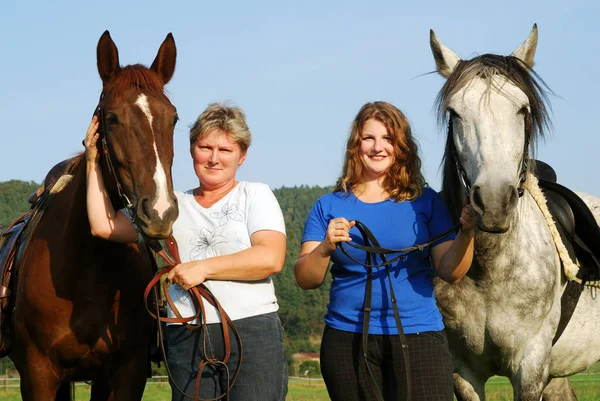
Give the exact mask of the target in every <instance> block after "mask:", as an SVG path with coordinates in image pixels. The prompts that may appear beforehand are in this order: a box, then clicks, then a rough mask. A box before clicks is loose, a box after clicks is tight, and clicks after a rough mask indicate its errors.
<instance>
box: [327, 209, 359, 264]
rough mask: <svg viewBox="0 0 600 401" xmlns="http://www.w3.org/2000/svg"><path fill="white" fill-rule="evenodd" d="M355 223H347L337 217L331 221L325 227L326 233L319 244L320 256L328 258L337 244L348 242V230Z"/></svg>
mask: <svg viewBox="0 0 600 401" xmlns="http://www.w3.org/2000/svg"><path fill="white" fill-rule="evenodd" d="M355 224H356V222H355V221H354V220H352V221H348V220H346V219H345V218H344V217H338V218H335V219H331V220H330V221H329V225H328V226H327V232H326V233H325V239H324V240H323V242H322V243H321V244H322V245H321V256H322V257H324V258H325V257H329V256H330V255H331V253H332V252H333V251H335V248H336V247H337V244H338V243H339V242H350V241H352V238H350V229H351V228H352V227H354V225H355Z"/></svg>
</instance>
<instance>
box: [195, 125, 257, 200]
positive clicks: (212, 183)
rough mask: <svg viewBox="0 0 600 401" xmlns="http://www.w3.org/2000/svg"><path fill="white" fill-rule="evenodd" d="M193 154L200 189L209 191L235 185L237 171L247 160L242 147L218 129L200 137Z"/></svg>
mask: <svg viewBox="0 0 600 401" xmlns="http://www.w3.org/2000/svg"><path fill="white" fill-rule="evenodd" d="M191 153H192V160H193V162H194V171H195V172H196V176H198V180H199V181H200V187H201V188H203V189H209V190H214V189H219V188H222V187H224V186H227V185H231V184H233V183H235V175H236V173H237V169H238V167H239V166H241V165H242V164H243V163H244V160H246V152H242V149H241V147H240V145H239V144H238V143H237V142H234V141H232V140H231V139H230V137H229V135H228V134H227V133H226V132H223V131H221V130H218V129H212V130H210V131H208V132H207V133H206V134H204V135H202V136H200V137H199V138H198V139H197V140H196V144H195V146H194V147H192V149H191Z"/></svg>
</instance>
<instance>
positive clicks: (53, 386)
mask: <svg viewBox="0 0 600 401" xmlns="http://www.w3.org/2000/svg"><path fill="white" fill-rule="evenodd" d="M50 364H51V363H50V361H48V360H47V359H46V358H44V357H41V356H39V357H37V358H34V357H31V356H30V357H29V358H28V359H27V364H26V366H25V367H24V368H23V370H22V371H20V372H19V374H20V375H21V397H22V398H23V401H55V400H56V399H57V398H56V397H57V392H58V389H59V388H60V386H61V383H60V380H59V379H58V377H57V375H56V374H55V373H54V372H53V371H52V368H51V367H50Z"/></svg>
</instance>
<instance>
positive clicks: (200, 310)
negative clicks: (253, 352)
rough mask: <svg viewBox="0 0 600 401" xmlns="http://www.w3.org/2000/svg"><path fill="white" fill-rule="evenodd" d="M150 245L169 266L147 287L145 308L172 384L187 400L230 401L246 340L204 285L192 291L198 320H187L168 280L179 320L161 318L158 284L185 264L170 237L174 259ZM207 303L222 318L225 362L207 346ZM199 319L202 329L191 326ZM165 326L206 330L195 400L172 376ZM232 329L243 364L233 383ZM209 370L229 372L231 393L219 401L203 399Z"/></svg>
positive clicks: (174, 311) (228, 387) (204, 331)
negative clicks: (230, 365)
mask: <svg viewBox="0 0 600 401" xmlns="http://www.w3.org/2000/svg"><path fill="white" fill-rule="evenodd" d="M146 244H147V246H148V248H149V251H150V250H153V251H154V252H156V253H157V254H158V255H160V256H161V257H162V258H163V259H164V260H165V261H166V262H167V264H168V266H167V267H165V268H163V270H161V271H159V272H158V273H157V274H156V275H155V276H154V277H153V278H152V280H151V281H150V283H149V284H148V286H147V287H146V290H145V291H144V306H145V307H146V311H147V312H148V314H150V316H152V317H153V318H154V319H156V321H157V325H158V333H159V342H160V349H161V352H162V354H163V359H164V363H165V368H166V370H167V374H168V375H169V377H170V378H171V383H173V385H174V386H175V388H176V389H177V390H178V391H179V392H180V393H181V394H182V395H183V396H185V397H186V398H190V399H192V400H197V401H216V400H220V399H221V398H223V397H225V400H229V392H230V390H231V388H232V387H233V385H234V383H235V381H236V379H237V377H238V375H239V373H240V369H241V366H242V339H241V336H240V334H239V332H238V331H237V329H236V327H235V326H234V324H233V321H232V320H231V318H230V317H229V316H228V315H227V313H226V312H225V310H224V309H223V307H222V306H221V304H220V303H219V301H218V300H217V298H216V297H215V296H214V295H213V294H212V292H211V291H210V290H209V289H208V288H207V287H206V286H205V285H204V284H200V285H198V286H196V287H192V288H190V289H189V292H190V298H191V300H192V303H193V304H194V307H195V309H196V313H195V314H194V316H190V317H183V316H181V313H180V312H179V310H178V309H177V307H176V306H175V304H174V302H173V300H172V299H171V297H170V295H169V291H168V287H167V286H168V283H167V282H166V280H165V281H163V288H164V292H165V296H166V298H167V303H168V304H169V307H170V308H171V310H172V311H173V314H175V316H176V317H173V318H169V317H162V316H160V312H159V306H158V305H159V302H158V291H157V289H156V284H158V283H159V282H160V281H161V277H162V276H164V275H165V274H167V273H169V272H170V271H171V269H172V268H173V267H174V266H176V265H177V264H179V263H181V261H180V258H179V252H178V248H177V243H176V242H175V239H174V238H173V237H169V238H167V240H166V245H167V249H168V250H169V254H170V255H169V254H167V253H166V252H165V250H164V249H163V248H162V247H161V246H160V244H159V243H158V242H157V241H153V240H148V241H146ZM151 259H152V261H153V263H156V261H155V260H154V258H151ZM150 291H152V293H153V298H154V304H155V311H152V310H150V307H149V306H148V295H149V294H150ZM203 300H206V301H208V302H209V303H210V304H211V305H212V306H214V307H215V308H216V309H217V311H218V313H219V317H220V319H221V326H222V331H223V344H224V348H225V355H224V357H223V359H222V360H219V359H218V358H216V357H215V355H214V353H213V352H212V351H210V352H209V351H208V349H209V347H208V346H207V343H206V341H207V337H208V327H207V323H206V313H205V308H204V302H203ZM196 319H198V321H199V322H200V324H199V325H192V324H189V322H191V321H193V320H196ZM161 323H178V324H183V325H184V326H185V327H186V328H187V329H188V330H202V331H203V333H204V335H203V353H204V359H203V360H202V361H201V362H200V364H199V366H198V374H197V376H196V385H195V391H194V395H193V396H191V395H189V394H187V393H186V392H185V391H183V390H182V389H181V388H180V387H179V385H178V384H177V382H176V381H175V380H173V375H172V374H171V370H170V369H169V364H168V362H167V355H166V351H165V347H164V333H163V327H162V324H161ZM229 329H231V331H232V332H233V335H234V336H235V338H236V340H237V343H238V349H239V360H238V363H237V367H236V370H235V373H234V375H233V377H232V378H231V380H230V376H229V368H228V367H227V362H228V361H229V357H230V356H231V338H230V334H229ZM207 366H221V367H223V368H224V370H225V372H226V373H227V383H228V385H227V389H226V390H225V392H224V393H223V394H222V395H220V396H219V397H215V398H202V399H201V398H200V382H201V377H202V372H203V370H204V368H206V367H207Z"/></svg>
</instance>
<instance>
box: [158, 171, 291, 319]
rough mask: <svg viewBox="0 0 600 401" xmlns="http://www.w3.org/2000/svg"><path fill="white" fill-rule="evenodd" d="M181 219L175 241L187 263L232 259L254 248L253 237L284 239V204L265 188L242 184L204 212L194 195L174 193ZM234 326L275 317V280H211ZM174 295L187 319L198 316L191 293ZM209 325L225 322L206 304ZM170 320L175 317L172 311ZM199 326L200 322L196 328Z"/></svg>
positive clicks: (174, 287)
mask: <svg viewBox="0 0 600 401" xmlns="http://www.w3.org/2000/svg"><path fill="white" fill-rule="evenodd" d="M175 195H176V196H177V200H178V201H179V217H178V218H177V220H176V221H175V224H173V236H174V237H175V240H176V241H177V244H178V246H179V256H180V257H181V261H182V262H189V261H191V260H203V259H207V258H211V257H215V256H222V255H229V254H232V253H235V252H239V251H242V250H244V249H248V248H250V247H251V246H252V244H251V242H250V236H251V235H252V234H254V233H255V232H257V231H260V230H273V231H278V232H281V233H283V234H285V224H284V221H283V214H282V213H281V208H280V207H279V203H278V202H277V199H276V198H275V195H273V192H272V191H271V189H270V188H269V186H267V185H266V184H262V183H257V182H245V181H240V182H239V183H238V184H237V185H236V186H235V188H233V189H232V190H231V192H229V193H228V194H227V195H225V196H224V197H223V199H220V200H219V201H218V202H217V203H215V204H214V205H212V206H211V207H209V208H204V207H202V206H200V205H199V204H198V202H196V200H195V199H194V196H193V194H192V190H189V191H187V192H185V193H182V192H178V191H176V192H175ZM204 284H205V285H206V287H208V289H210V291H211V292H212V293H213V294H214V296H215V297H216V298H217V300H218V301H219V302H220V303H221V305H222V306H223V309H224V310H225V312H227V314H228V315H229V317H230V318H231V319H232V320H237V319H242V318H246V317H250V316H256V315H262V314H265V313H271V312H275V311H277V310H278V309H279V305H278V304H277V298H276V297H275V288H274V286H273V282H272V280H271V278H270V277H268V278H266V279H264V280H257V281H224V280H207V281H205V282H204ZM169 295H170V296H171V298H172V299H173V302H174V303H175V305H176V307H177V309H178V310H179V312H180V313H181V315H182V316H183V317H187V316H193V315H194V306H193V303H192V301H191V299H190V295H189V293H188V292H187V291H184V290H183V289H182V288H181V287H179V286H178V285H171V286H170V287H169ZM204 306H205V308H206V321H207V323H218V322H220V318H219V315H218V313H217V309H216V308H214V307H213V306H212V305H210V304H209V303H208V301H204ZM169 317H174V314H173V312H172V311H171V310H170V308H169ZM191 323H197V322H195V321H194V322H191Z"/></svg>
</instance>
